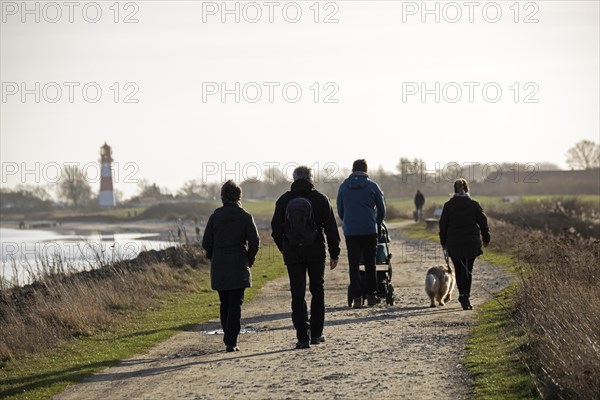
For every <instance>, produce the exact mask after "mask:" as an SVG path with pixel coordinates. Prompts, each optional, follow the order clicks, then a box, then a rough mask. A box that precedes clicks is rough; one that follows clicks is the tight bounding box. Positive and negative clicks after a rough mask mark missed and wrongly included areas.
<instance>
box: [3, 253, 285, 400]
mask: <svg viewBox="0 0 600 400" xmlns="http://www.w3.org/2000/svg"><path fill="white" fill-rule="evenodd" d="M145 269H148V270H154V271H153V272H141V273H140V275H136V274H131V275H128V276H127V278H135V279H137V280H140V281H144V282H143V286H144V287H143V291H148V293H147V295H148V297H151V299H150V301H149V302H148V303H147V304H146V303H144V304H145V305H144V306H143V307H141V308H140V307H138V306H136V305H135V304H125V305H123V304H120V305H119V304H112V305H111V304H108V310H104V311H107V312H109V313H110V318H109V321H103V322H102V323H99V321H89V318H87V321H86V324H85V325H86V326H85V327H83V328H84V329H82V327H76V328H77V329H74V331H73V332H71V335H70V337H68V338H64V339H61V340H59V341H58V342H57V344H56V346H54V347H53V348H50V349H47V348H46V349H43V350H40V351H37V352H36V351H35V343H31V344H30V345H31V347H32V349H29V354H24V355H14V353H13V354H11V352H10V349H6V348H3V349H1V350H3V351H2V354H3V360H2V361H1V362H0V398H7V399H45V398H49V397H51V396H52V395H54V394H56V393H59V392H60V391H62V390H64V388H65V387H67V386H68V385H70V384H73V383H76V382H78V381H80V380H81V379H83V378H85V377H86V376H89V375H91V374H93V373H94V372H97V371H99V370H101V369H103V368H105V367H108V366H110V365H114V364H116V363H117V362H118V361H119V360H122V359H124V358H128V357H131V356H133V355H135V354H137V353H140V352H143V351H146V350H147V349H149V348H150V347H152V346H153V345H155V344H156V343H158V342H160V341H163V340H165V339H167V338H169V337H171V336H173V335H174V334H176V333H177V332H180V331H183V330H188V329H191V328H192V327H193V326H194V325H195V324H198V323H201V322H205V321H207V320H210V319H213V318H215V317H217V316H218V313H219V311H218V310H219V301H218V296H217V294H216V292H214V291H212V290H211V289H210V279H209V273H208V268H206V266H204V267H201V268H191V267H189V266H183V267H179V268H178V271H176V272H173V267H172V266H169V265H166V264H165V263H161V265H157V266H155V267H147V268H145ZM284 272H285V270H284V267H283V263H282V260H281V256H280V254H279V252H277V251H274V249H273V246H267V247H265V248H263V249H261V252H260V253H259V257H258V258H257V262H256V264H255V266H254V267H253V270H252V273H253V287H252V288H251V289H249V290H248V291H247V292H246V293H247V295H246V299H247V301H249V300H251V299H252V298H254V297H255V296H256V295H257V293H258V291H259V290H260V288H261V287H262V286H263V285H264V284H265V283H266V282H267V281H269V280H272V279H274V278H277V277H280V276H282V275H283V274H284ZM128 274H129V273H128ZM148 275H152V276H151V277H149V276H148ZM155 275H157V276H155ZM171 275H173V276H171ZM119 278H123V275H118V276H116V277H114V278H113V279H116V280H118V279H119ZM109 281H110V279H109ZM171 281H172V282H171ZM86 282H87V283H86V284H85V285H82V284H81V285H80V284H77V285H75V287H74V288H71V289H70V290H69V291H74V290H82V287H85V288H86V290H87V291H86V293H85V294H86V296H88V297H87V298H86V303H89V302H92V303H93V300H94V299H91V298H89V297H90V296H94V293H99V292H100V291H102V292H105V291H106V290H110V287H111V286H113V285H111V284H108V285H102V284H101V283H100V282H93V283H91V287H90V284H89V283H90V282H89V280H86ZM113 282H116V281H113ZM165 282H167V283H165ZM168 282H171V283H170V284H169V283H168ZM115 286H117V287H118V285H115ZM94 288H95V289H96V292H94ZM62 289H63V290H64V289H65V288H64V287H63V288H62ZM90 289H92V290H90ZM62 294H63V295H65V294H66V292H65V293H62ZM129 294H130V295H131V296H135V295H136V293H129ZM73 295H74V296H75V298H77V297H76V296H77V293H73ZM80 299H81V298H79V300H80ZM113 303H117V300H113ZM0 306H4V305H3V304H0ZM48 307H51V305H50V304H48ZM38 311H41V312H44V310H43V305H42V308H41V309H40V310H38ZM46 311H47V312H49V310H46ZM67 311H68V310H63V312H64V313H66V312H67ZM79 317H83V318H84V319H85V317H84V316H79ZM88 317H89V316H88ZM41 318H43V316H41ZM70 318H73V316H72V315H70ZM92 318H93V317H92ZM68 322H69V323H72V322H73V321H68ZM64 324H65V321H61V322H59V325H64ZM17 325H18V324H17ZM4 327H6V325H3V329H4ZM4 333H6V329H5V332H4ZM0 336H2V335H0ZM0 344H2V340H1V339H0ZM31 351H33V353H31Z"/></svg>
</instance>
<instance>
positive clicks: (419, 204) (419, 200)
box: [415, 190, 425, 221]
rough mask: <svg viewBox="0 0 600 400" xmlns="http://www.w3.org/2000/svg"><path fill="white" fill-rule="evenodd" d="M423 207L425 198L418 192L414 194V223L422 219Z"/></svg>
mask: <svg viewBox="0 0 600 400" xmlns="http://www.w3.org/2000/svg"><path fill="white" fill-rule="evenodd" d="M424 205H425V196H424V195H423V193H421V191H420V190H417V194H415V213H416V214H415V221H420V220H422V219H423V206H424Z"/></svg>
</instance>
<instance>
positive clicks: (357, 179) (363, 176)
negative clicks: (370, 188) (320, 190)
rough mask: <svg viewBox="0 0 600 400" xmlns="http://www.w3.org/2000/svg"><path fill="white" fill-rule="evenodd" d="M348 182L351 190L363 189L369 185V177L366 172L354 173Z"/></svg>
mask: <svg viewBox="0 0 600 400" xmlns="http://www.w3.org/2000/svg"><path fill="white" fill-rule="evenodd" d="M346 181H347V182H348V188H349V189H362V188H364V187H366V186H367V185H368V184H369V175H367V173H365V172H353V173H352V174H351V175H350V176H349V177H348V178H347V179H346Z"/></svg>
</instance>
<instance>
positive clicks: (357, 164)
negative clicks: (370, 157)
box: [352, 158, 367, 172]
mask: <svg viewBox="0 0 600 400" xmlns="http://www.w3.org/2000/svg"><path fill="white" fill-rule="evenodd" d="M352 172H367V160H365V159H364V158H362V159H360V160H356V161H354V162H353V163H352Z"/></svg>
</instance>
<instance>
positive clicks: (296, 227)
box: [271, 166, 340, 349]
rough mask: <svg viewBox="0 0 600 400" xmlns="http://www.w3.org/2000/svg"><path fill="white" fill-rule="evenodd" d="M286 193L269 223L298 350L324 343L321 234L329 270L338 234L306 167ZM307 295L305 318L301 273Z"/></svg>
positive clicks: (328, 206)
mask: <svg viewBox="0 0 600 400" xmlns="http://www.w3.org/2000/svg"><path fill="white" fill-rule="evenodd" d="M293 177H294V182H293V183H292V186H291V190H290V191H288V192H286V193H284V194H283V195H282V196H281V197H280V198H279V199H278V200H277V203H276V204H275V212H274V214H273V219H272V220H271V229H272V236H273V239H274V240H275V244H276V245H277V247H278V248H279V250H280V251H281V252H282V253H283V260H284V262H285V265H286V266H287V270H288V275H289V279H290V289H291V294H292V322H293V323H294V328H296V337H297V339H298V342H297V343H296V348H297V349H305V348H309V347H310V345H311V344H315V345H316V344H319V343H321V342H323V341H325V336H323V325H324V323H325V288H324V283H325V259H326V255H325V236H326V237H327V247H328V250H329V258H330V263H329V265H330V268H331V269H334V268H335V267H336V266H337V262H338V257H339V254H340V235H339V233H338V229H337V223H336V220H335V215H334V213H333V209H332V207H331V203H330V202H329V199H328V198H327V196H325V195H324V194H322V193H320V192H319V191H317V190H316V189H315V187H314V185H313V183H312V180H313V179H312V171H311V170H310V168H308V167H305V166H300V167H298V168H296V169H295V170H294V173H293ZM307 272H308V277H309V289H310V294H311V302H310V319H309V318H308V310H307V307H306V301H305V299H304V296H305V291H306V274H307Z"/></svg>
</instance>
